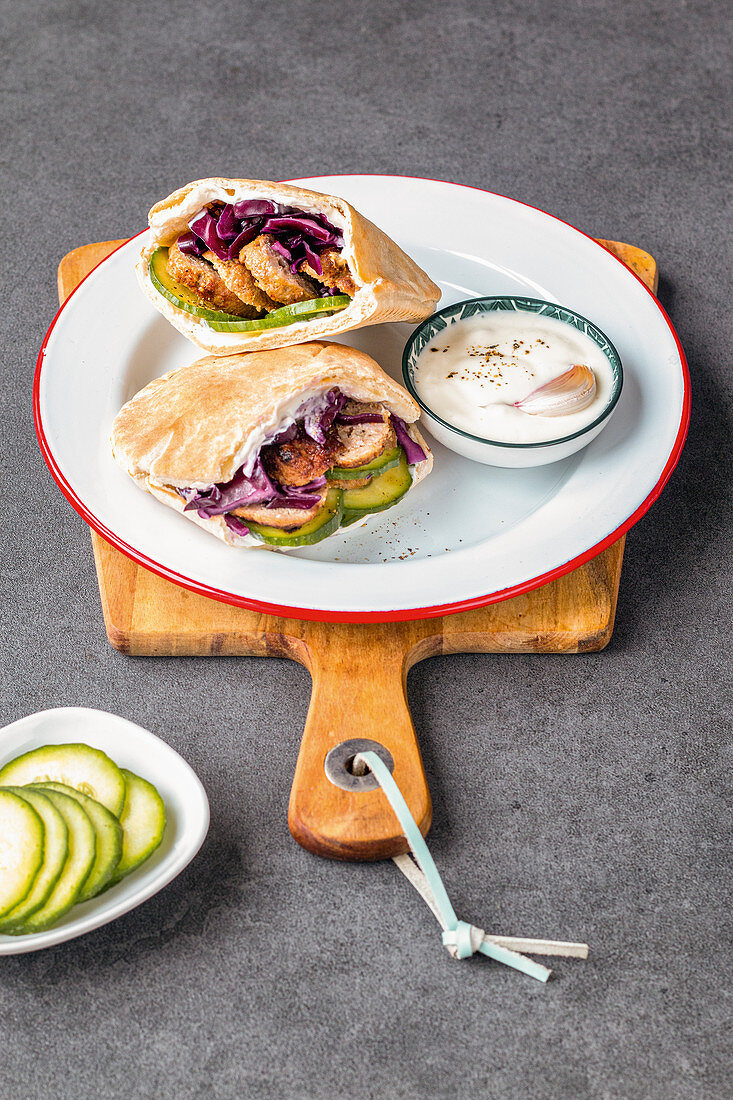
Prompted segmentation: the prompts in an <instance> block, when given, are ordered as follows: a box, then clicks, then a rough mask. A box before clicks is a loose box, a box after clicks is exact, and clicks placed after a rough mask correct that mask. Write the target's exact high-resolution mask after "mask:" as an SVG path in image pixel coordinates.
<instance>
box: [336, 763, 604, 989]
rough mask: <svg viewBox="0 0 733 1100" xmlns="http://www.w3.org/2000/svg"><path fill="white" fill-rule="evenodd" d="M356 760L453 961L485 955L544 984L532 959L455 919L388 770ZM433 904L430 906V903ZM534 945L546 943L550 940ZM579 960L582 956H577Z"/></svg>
mask: <svg viewBox="0 0 733 1100" xmlns="http://www.w3.org/2000/svg"><path fill="white" fill-rule="evenodd" d="M356 760H360V761H362V762H363V763H364V764H365V765H366V767H368V768H369V770H370V771H371V772H372V774H373V775H374V777H375V779H376V780H377V782H378V783H379V786H380V787H381V788H382V791H383V793H384V795H385V797H386V798H387V801H388V802H389V804H390V806H391V807H392V809H393V810H394V813H395V815H396V817H397V819H398V821H399V823H400V825H401V826H402V831H403V833H404V834H405V837H406V839H407V843H408V844H409V846H410V851H411V852H412V855H413V857H414V859H415V862H416V863H417V866H418V867H419V869H420V871H421V872H422V874H423V876H424V879H425V884H426V885H427V887H428V888H429V891H430V894H431V895H432V896H431V897H428V896H426V892H424V889H423V888H421V885H418V883H417V882H416V881H415V880H414V877H413V875H411V874H409V873H408V872H407V871H406V870H405V868H404V867H401V868H400V869H401V870H405V873H406V874H407V875H408V878H410V879H411V880H412V881H413V885H414V886H415V887H416V889H418V890H419V891H420V892H421V893H422V894H423V896H424V897H425V900H426V901H427V902H428V904H429V905H430V907H431V908H432V909H433V911H434V912H435V915H436V917H437V918H438V920H439V922H440V923H441V925H442V926H443V928H444V931H443V943H444V944H445V946H446V947H447V948H448V950H449V951H450V953H451V954H452V955H453V956H454V957H455V958H458V959H467V958H469V957H470V956H471V955H475V954H476V953H477V952H478V953H480V954H481V955H487V956H488V957H489V958H490V959H494V960H495V961H496V962H500V963H504V965H505V966H511V967H513V968H514V969H515V970H520V971H521V972H522V973H523V974H527V975H529V976H530V977H531V978H537V980H538V981H540V982H546V981H547V979H548V978H549V976H550V974H551V973H552V971H550V970H548V968H547V967H546V966H542V965H541V964H540V963H537V962H535V961H534V960H533V959H528V958H527V957H526V956H525V955H521V954H520V953H519V952H518V951H511V950H509V948H507V947H502V946H501V945H500V944H497V943H494V942H492V939H491V937H487V935H486V933H485V932H484V931H483V929H481V928H476V927H475V926H474V925H472V924H468V923H467V922H466V921H463V920H459V919H458V917H457V916H456V912H455V909H454V908H453V906H452V905H451V901H450V898H449V897H448V894H447V892H446V889H445V886H444V885H443V880H442V879H441V877H440V874H439V872H438V868H437V867H436V866H435V862H434V860H433V857H432V856H431V854H430V851H429V849H428V846H427V844H426V843H425V840H424V839H423V836H422V833H421V832H420V830H419V829H418V827H417V823H416V821H415V819H414V817H413V816H412V814H411V813H410V810H409V808H408V805H407V803H406V802H405V799H404V797H403V795H402V792H401V790H400V788H399V787H398V786H397V784H396V783H395V781H394V779H393V777H392V774H391V772H390V770H389V768H388V767H387V766H386V764H384V762H383V761H382V760H380V758H379V757H378V756H377V754H376V753H375V752H371V751H368V752H360V753H359V754H358V756H357V757H356ZM400 858H404V859H407V858H408V857H398V860H397V861H396V862H397V863H398V866H400V863H399V859H400ZM433 902H434V905H433V904H432V903H433ZM537 942H539V943H549V942H550V941H537ZM566 946H568V947H580V946H582V947H585V952H586V954H587V947H586V945H571V944H568V945H566ZM539 953H540V954H542V953H543V952H542V951H540V952H539ZM548 953H550V952H548ZM551 953H553V954H556V953H560V952H556V951H553V952H551ZM562 953H563V954H565V953H567V954H570V953H571V952H564V951H563V952H562ZM572 953H573V954H579V952H575V951H574V952H572ZM581 957H583V956H582V955H581Z"/></svg>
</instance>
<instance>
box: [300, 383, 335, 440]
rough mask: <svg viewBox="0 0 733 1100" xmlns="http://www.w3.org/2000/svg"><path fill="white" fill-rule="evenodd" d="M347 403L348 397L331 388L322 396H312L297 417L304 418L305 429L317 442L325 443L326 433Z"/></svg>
mask: <svg viewBox="0 0 733 1100" xmlns="http://www.w3.org/2000/svg"><path fill="white" fill-rule="evenodd" d="M345 403H346V398H345V397H344V395H343V394H342V393H339V391H338V390H337V389H333V390H329V391H328V392H327V393H323V394H321V395H320V397H311V398H310V399H309V400H308V401H305V402H304V403H303V404H302V405H301V406H300V408H299V409H298V410H297V412H296V413H295V419H296V420H300V419H301V417H302V419H303V430H304V432H305V434H306V435H308V436H310V438H311V439H312V440H313V441H314V442H315V443H325V442H326V433H327V432H328V429H329V428H330V427H331V425H332V424H333V422H334V419H335V418H336V414H337V413H339V412H340V411H341V409H342V407H343V405H344V404H345Z"/></svg>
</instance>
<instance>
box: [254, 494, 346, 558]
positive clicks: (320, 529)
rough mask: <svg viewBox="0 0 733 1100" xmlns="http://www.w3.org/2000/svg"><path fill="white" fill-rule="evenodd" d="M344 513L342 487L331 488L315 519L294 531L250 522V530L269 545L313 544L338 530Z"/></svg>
mask: <svg viewBox="0 0 733 1100" xmlns="http://www.w3.org/2000/svg"><path fill="white" fill-rule="evenodd" d="M342 515H343V504H342V494H341V490H340V489H329V490H328V492H327V493H326V503H325V504H324V505H323V507H322V508H321V510H320V512H319V513H318V515H317V516H316V517H315V519H311V520H309V521H308V523H304V524H303V526H302V527H297V528H296V529H295V530H294V531H283V530H282V529H281V528H279V527H265V526H264V524H261V523H249V522H247V526H248V527H249V532H250V534H251V535H253V536H254V537H255V538H256V539H259V540H260V542H265V543H267V544H268V546H312V545H313V544H314V543H316V542H320V541H321V539H325V538H327V536H328V535H332V534H333V533H334V531H338V529H339V526H340V524H341V517H342Z"/></svg>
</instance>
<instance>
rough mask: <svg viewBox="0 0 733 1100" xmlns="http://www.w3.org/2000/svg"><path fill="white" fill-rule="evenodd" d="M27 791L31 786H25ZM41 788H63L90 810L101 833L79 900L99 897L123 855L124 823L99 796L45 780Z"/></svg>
mask: <svg viewBox="0 0 733 1100" xmlns="http://www.w3.org/2000/svg"><path fill="white" fill-rule="evenodd" d="M25 789H26V790H27V789H28V788H25ZM37 790H39V791H41V790H42V791H60V792H61V794H66V795H68V796H69V798H73V799H75V800H76V801H77V802H78V803H79V805H80V806H81V808H82V809H83V810H84V812H85V813H86V815H87V817H88V818H89V820H90V821H91V823H92V825H93V826H94V831H95V833H96V834H97V853H96V855H95V857H94V863H93V864H92V867H91V870H90V872H89V875H88V877H87V879H86V881H85V882H84V885H83V886H82V888H81V890H80V892H79V897H78V898H77V899H76V900H77V902H81V901H88V900H89V898H93V897H95V896H96V895H97V894H98V893H100V891H101V890H103V889H104V887H105V886H106V885H107V883H108V882H109V881H110V879H111V878H112V876H113V875H114V873H115V871H116V870H117V865H118V864H119V862H120V858H121V856H122V826H121V825H120V823H119V821H118V820H117V818H116V817H115V815H114V814H113V813H110V811H109V810H108V809H107V807H106V806H103V805H102V803H101V802H97V800H96V799H95V798H90V797H89V795H86V794H82V793H81V791H76V790H74V788H73V787H67V786H66V784H65V783H44V784H43V785H42V786H39V787H38V788H37Z"/></svg>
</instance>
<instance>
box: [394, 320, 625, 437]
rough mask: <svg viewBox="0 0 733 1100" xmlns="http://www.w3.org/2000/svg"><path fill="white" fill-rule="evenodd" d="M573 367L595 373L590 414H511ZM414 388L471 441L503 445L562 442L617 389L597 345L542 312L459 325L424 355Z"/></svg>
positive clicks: (445, 331) (450, 328) (587, 410)
mask: <svg viewBox="0 0 733 1100" xmlns="http://www.w3.org/2000/svg"><path fill="white" fill-rule="evenodd" d="M575 364H584V365H585V366H588V367H590V369H591V370H592V371H593V373H594V375H595V378H596V394H595V397H594V399H593V401H592V402H591V404H590V405H588V406H587V407H586V408H585V409H582V410H581V411H580V412H573V413H568V414H567V415H565V416H536V415H532V414H530V413H527V412H524V411H523V410H522V409H515V408H512V405H513V403H514V402H515V401H522V400H523V399H524V398H525V397H528V396H529V394H530V393H532V391H533V390H536V389H537V388H538V386H543V385H544V384H545V383H546V382H550V381H551V380H552V379H553V378H557V376H558V375H560V374H564V373H565V371H567V370H570V368H571V367H572V366H574V365H575ZM413 381H414V385H415V390H416V392H417V393H418V394H419V396H420V398H421V399H422V400H423V401H424V402H425V404H426V405H427V407H428V408H429V409H432V410H433V411H434V412H436V413H437V414H438V416H440V417H441V418H442V419H443V420H445V421H447V423H449V424H452V425H453V426H454V427H456V428H462V429H463V431H465V432H469V433H470V434H471V435H476V436H480V437H481V438H483V439H488V440H498V441H500V442H503V443H537V442H541V441H543V440H548V439H561V438H563V437H564V436H567V435H572V434H573V433H574V432H577V431H579V430H580V429H581V428H584V427H586V426H587V425H588V424H591V423H592V422H593V421H594V420H595V419H596V417H597V416H598V415H599V413H600V412H601V410H602V409H603V408H604V407H605V405H606V404H607V402H608V400H609V398H610V396H611V392H612V390H613V370H612V368H611V364H610V363H609V361H608V359H607V358H606V356H605V355H604V353H603V352H602V351H601V349H600V348H599V347H598V345H597V344H595V343H594V342H593V340H591V338H590V337H589V336H586V334H585V333H584V332H579V331H578V329H576V328H573V326H572V325H568V324H565V323H564V322H563V321H558V320H556V319H555V318H554V317H545V316H543V315H542V314H538V313H523V312H517V311H514V310H512V311H508V310H507V311H505V310H501V311H498V312H495V313H484V314H482V315H480V316H478V317H470V318H467V319H466V320H461V321H455V322H454V323H453V324H450V325H448V327H447V328H445V329H443V330H442V331H441V332H439V333H437V334H436V335H435V336H434V337H433V339H432V340H431V341H430V342H429V343H428V344H426V345H425V347H424V348H423V350H422V351H421V352H420V354H419V356H418V358H417V363H416V365H415V372H414V378H413Z"/></svg>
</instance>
